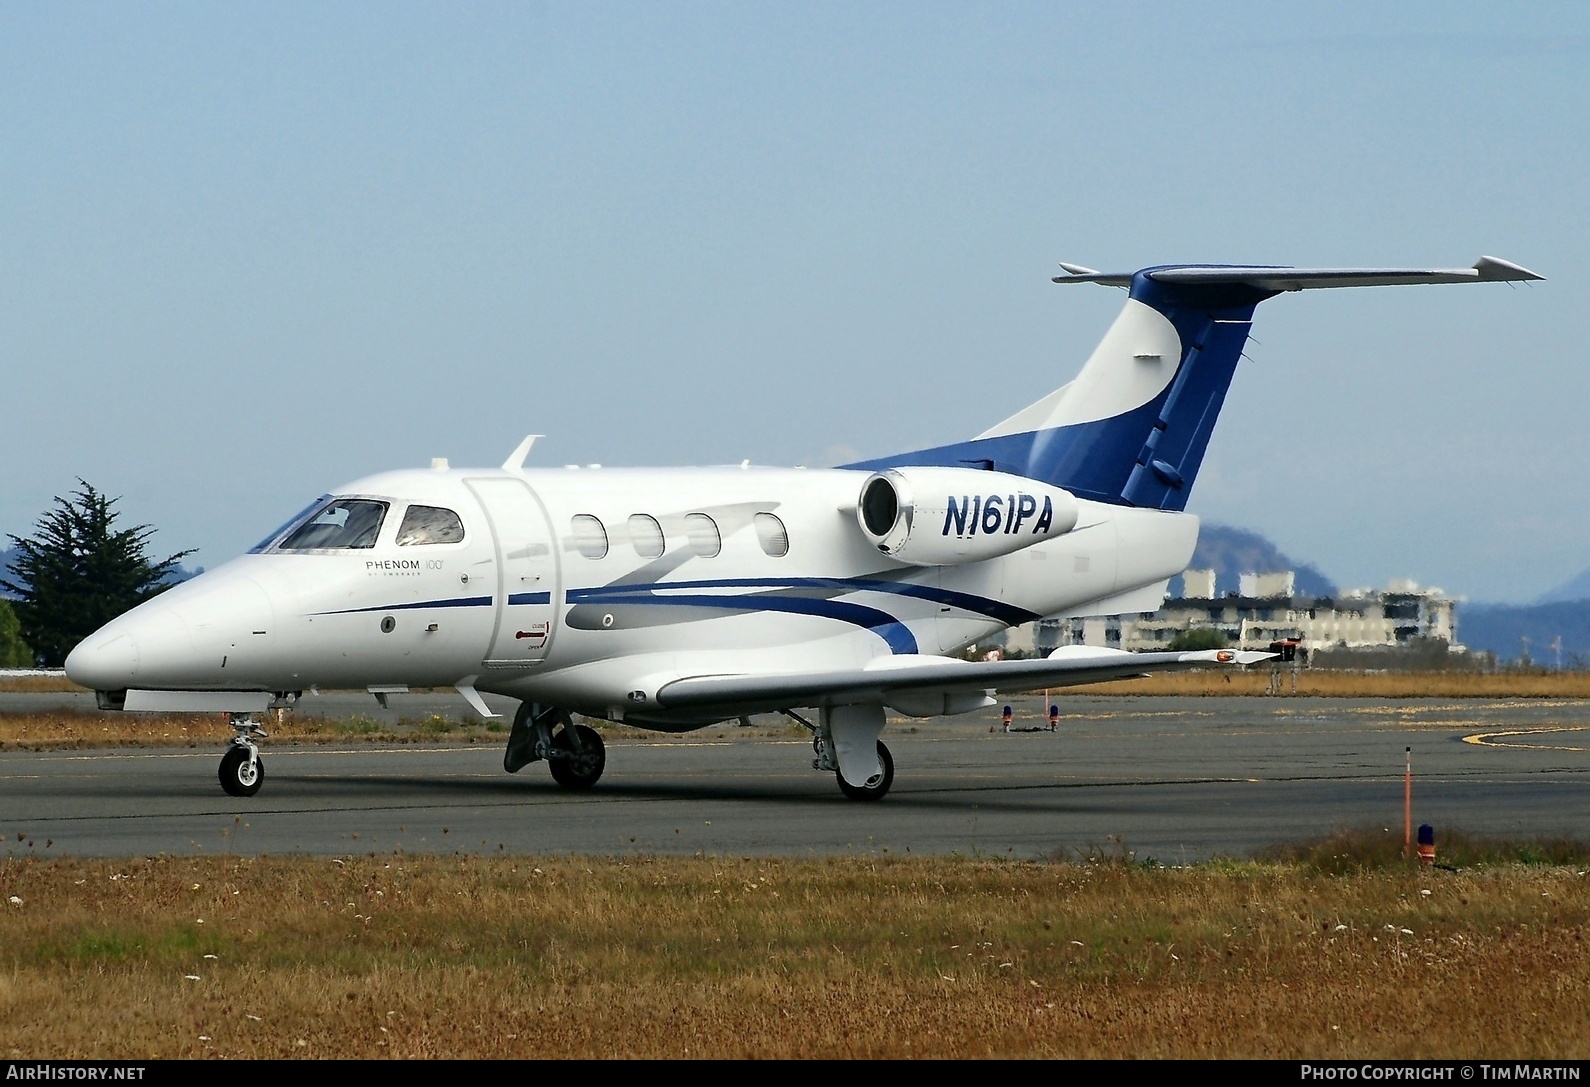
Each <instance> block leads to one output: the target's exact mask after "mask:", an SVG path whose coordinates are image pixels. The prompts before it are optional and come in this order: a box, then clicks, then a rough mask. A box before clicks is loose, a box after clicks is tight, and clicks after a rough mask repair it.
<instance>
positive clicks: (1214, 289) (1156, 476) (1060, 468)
mask: <svg viewBox="0 0 1590 1087" xmlns="http://www.w3.org/2000/svg"><path fill="white" fill-rule="evenodd" d="M1178 267H1179V266H1178ZM1205 267H1207V266H1205ZM1159 270H1160V269H1157V268H1145V269H1143V270H1142V271H1139V272H1137V273H1135V274H1134V275H1132V276H1131V278H1130V287H1131V293H1130V297H1131V299H1132V300H1133V301H1135V302H1138V303H1141V304H1143V305H1145V306H1148V307H1150V308H1152V309H1153V310H1155V311H1156V312H1158V313H1159V314H1161V315H1162V316H1163V317H1164V318H1165V319H1166V320H1168V321H1169V322H1170V324H1171V326H1172V327H1174V329H1175V332H1176V336H1177V338H1178V340H1179V341H1180V343H1179V352H1180V357H1179V360H1178V363H1177V366H1176V369H1175V372H1174V376H1173V377H1172V378H1171V379H1170V380H1169V381H1168V383H1166V384H1165V385H1164V386H1163V387H1162V388H1160V389H1159V390H1158V392H1157V393H1156V394H1155V395H1153V396H1152V398H1150V399H1148V400H1147V401H1146V402H1144V403H1140V404H1137V405H1134V406H1131V407H1129V408H1127V409H1126V410H1124V411H1122V412H1120V413H1118V414H1113V415H1110V416H1108V417H1105V418H1097V419H1085V420H1084V421H1078V422H1066V423H1062V425H1058V426H1041V425H1039V426H1034V427H1032V428H1031V429H1021V428H1018V429H1015V430H1014V432H1000V431H1001V428H998V427H996V428H995V430H994V431H991V432H989V433H988V434H986V435H984V436H983V437H980V438H974V439H972V440H970V441H965V442H958V443H955V444H953V445H943V446H937V447H934V448H931V449H919V450H916V451H914V452H910V453H901V454H897V455H894V456H889V457H882V458H879V459H877V460H869V461H862V462H859V463H856V464H849V465H845V467H847V468H862V469H870V470H874V471H876V470H879V469H883V468H899V467H905V466H908V465H940V466H948V467H970V468H984V469H991V470H993V471H1001V472H1009V473H1013V474H1015V475H1021V476H1026V477H1028V478H1031V479H1037V480H1042V481H1043V482H1045V483H1050V484H1053V485H1055V486H1057V487H1064V488H1065V489H1066V490H1068V491H1070V492H1071V493H1073V494H1075V495H1077V496H1078V497H1081V498H1090V499H1093V500H1095V501H1101V502H1109V503H1113V504H1116V505H1127V506H1139V507H1144V508H1149V509H1162V510H1182V509H1185V508H1186V506H1187V498H1188V495H1189V493H1190V492H1191V490H1192V485H1193V480H1194V479H1195V478H1196V477H1197V475H1198V468H1199V465H1200V464H1202V463H1203V457H1204V451H1205V450H1206V449H1207V448H1208V447H1209V436H1210V434H1211V433H1213V431H1214V426H1215V419H1216V418H1217V416H1218V415H1219V414H1220V408H1221V405H1222V404H1224V403H1225V398H1226V390H1227V389H1228V388H1230V386H1231V378H1232V375H1233V374H1234V373H1235V372H1236V368H1237V360H1238V359H1239V358H1240V357H1241V355H1242V349H1243V346H1244V345H1245V344H1246V343H1247V340H1248V330H1249V328H1250V327H1251V324H1252V321H1253V311H1254V308H1255V307H1256V306H1257V305H1258V304H1259V303H1260V302H1262V301H1264V300H1265V299H1266V298H1270V297H1273V296H1274V295H1276V294H1278V293H1280V292H1279V291H1278V290H1275V289H1269V288H1268V287H1262V286H1258V285H1256V284H1254V283H1252V282H1244V281H1242V280H1241V279H1238V278H1236V277H1235V276H1234V277H1233V281H1228V282H1200V283H1179V282H1178V283H1166V282H1160V281H1157V280H1155V279H1153V278H1152V273H1154V272H1156V271H1159ZM1244 271H1248V272H1251V271H1252V269H1245V270H1244ZM1128 346H1130V345H1129V344H1128ZM1137 357H1138V358H1146V357H1150V356H1137ZM1152 357H1154V358H1157V357H1158V356H1152ZM1132 365H1133V361H1132V357H1131V356H1127V357H1125V358H1121V357H1101V356H1100V355H1097V354H1096V355H1095V357H1094V358H1093V359H1092V360H1090V361H1089V363H1088V368H1089V369H1091V368H1093V367H1095V366H1097V367H1100V368H1101V370H1100V372H1099V373H1097V374H1094V375H1091V377H1092V386H1091V387H1092V388H1093V389H1098V388H1100V387H1101V385H1102V384H1104V383H1108V382H1110V381H1113V380H1115V379H1114V378H1113V377H1112V375H1111V372H1110V371H1109V369H1108V368H1109V367H1117V368H1119V367H1123V366H1124V367H1127V368H1130V367H1131V366H1132ZM1088 376H1089V375H1087V374H1086V372H1085V373H1084V377H1088ZM1122 380H1123V381H1124V380H1129V378H1123V379H1122ZM1081 381H1082V378H1079V379H1078V384H1080V382H1081ZM1060 396H1061V397H1062V399H1060V400H1056V399H1055V398H1053V397H1051V398H1046V400H1049V401H1051V404H1061V405H1063V404H1064V401H1063V396H1064V394H1060ZM1042 404H1043V402H1040V404H1039V405H1034V406H1033V408H1031V409H1028V412H1032V411H1035V410H1037V409H1039V408H1040V406H1041V405H1042ZM1028 412H1023V413H1022V414H1021V415H1020V416H1017V417H1014V418H1015V419H1021V418H1023V417H1025V416H1027V414H1028ZM1040 414H1041V412H1040ZM1084 414H1085V413H1084ZM1062 417H1063V413H1062Z"/></svg>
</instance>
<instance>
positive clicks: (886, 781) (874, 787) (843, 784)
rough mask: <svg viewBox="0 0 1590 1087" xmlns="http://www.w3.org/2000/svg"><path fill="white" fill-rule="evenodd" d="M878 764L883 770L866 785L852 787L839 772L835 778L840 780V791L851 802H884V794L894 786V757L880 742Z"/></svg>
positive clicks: (835, 772) (880, 741) (835, 773)
mask: <svg viewBox="0 0 1590 1087" xmlns="http://www.w3.org/2000/svg"><path fill="white" fill-rule="evenodd" d="M878 762H879V764H880V765H881V766H882V767H883V770H882V772H881V773H880V774H878V776H877V777H875V778H870V779H868V781H867V783H866V784H865V785H852V784H850V782H848V781H846V780H845V775H844V774H842V773H840V772H839V771H838V770H835V771H834V777H836V778H838V779H839V791H840V792H842V793H844V794H845V795H846V796H847V797H849V798H850V799H851V800H882V799H883V794H884V793H887V792H888V791H889V786H891V785H893V784H894V756H892V755H890V754H889V749H888V748H887V747H885V746H884V745H883V741H882V740H879V741H878Z"/></svg>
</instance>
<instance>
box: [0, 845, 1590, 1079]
mask: <svg viewBox="0 0 1590 1087" xmlns="http://www.w3.org/2000/svg"><path fill="white" fill-rule="evenodd" d="M1426 892H1428V893H1426ZM11 896H15V899H20V904H12V905H6V904H5V903H4V901H0V1045H3V1046H4V1047H5V1049H6V1051H7V1052H8V1054H9V1055H10V1056H12V1057H24V1056H25V1057H44V1056H50V1057H101V1058H144V1057H151V1056H160V1057H199V1056H227V1057H284V1056H304V1057H378V1056H385V1057H505V1056H506V1057H536V1056H542V1057H546V1056H551V1057H592V1056H598V1057H605V1056H635V1057H657V1056H692V1057H745V1056H757V1057H902V1056H916V1057H983V1056H1012V1057H1015V1056H1030V1057H1071V1056H1076V1057H1093V1056H1099V1057H1121V1056H1135V1057H1189V1056H1200V1057H1456V1056H1477V1055H1485V1056H1488V1057H1496V1058H1500V1057H1509V1056H1516V1057H1525V1056H1529V1057H1539V1058H1545V1057H1563V1058H1571V1057H1582V1056H1583V1054H1584V1053H1585V1052H1586V1049H1587V1047H1590V1001H1586V1000H1585V999H1584V993H1585V991H1586V987H1587V985H1590V955H1586V954H1585V935H1586V930H1587V921H1590V881H1587V879H1586V878H1585V877H1584V872H1583V870H1582V868H1574V867H1555V866H1523V865H1510V866H1505V867H1502V868H1498V869H1488V870H1479V871H1464V872H1445V871H1425V872H1420V871H1412V870H1409V869H1407V868H1405V867H1402V866H1400V865H1399V866H1395V867H1393V868H1389V869H1381V870H1374V871H1365V872H1360V873H1358V874H1355V875H1351V876H1331V875H1326V874H1324V873H1322V872H1320V871H1319V870H1318V869H1317V868H1316V867H1313V866H1311V865H1309V864H1300V863H1272V864H1241V865H1238V864H1211V865H1205V866H1200V867H1196V868H1191V869H1180V870H1166V869H1158V868H1150V867H1144V866H1140V865H1136V864H1132V863H1128V862H1126V861H1124V860H1121V859H1120V858H1119V857H1118V856H1117V857H1116V859H1114V860H1112V861H1106V862H1105V863H1092V864H1090V863H1079V862H1076V863H1054V864H1044V863H1010V862H994V861H982V860H967V859H953V858H952V859H931V860H929V859H920V860H919V859H911V858H901V859H889V858H881V859H870V858H868V859H835V860H808V861H801V860H751V859H734V858H729V859H719V858H694V859H691V858H639V859H634V858H631V859H622V860H620V859H588V858H560V859H542V860H537V859H533V858H501V857H497V858H484V857H464V856H454V857H408V856H394V855H387V856H363V857H346V858H341V859H336V860H332V859H326V858H255V859H237V858H219V857H205V858H155V859H149V860H142V861H72V860H50V861H35V860H11V861H5V862H0V899H4V898H9V897H11ZM255 1017H257V1018H255Z"/></svg>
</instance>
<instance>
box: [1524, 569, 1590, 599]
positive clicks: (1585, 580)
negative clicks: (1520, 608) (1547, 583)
mask: <svg viewBox="0 0 1590 1087" xmlns="http://www.w3.org/2000/svg"><path fill="white" fill-rule="evenodd" d="M1564 600H1590V570H1586V571H1584V572H1583V573H1581V574H1580V575H1579V576H1578V577H1576V578H1573V579H1571V580H1569V581H1565V582H1563V583H1562V584H1561V585H1559V586H1557V587H1556V588H1555V589H1553V590H1551V591H1550V592H1547V593H1541V594H1540V596H1538V597H1536V598H1535V603H1537V604H1556V603H1559V602H1561V601H1564Z"/></svg>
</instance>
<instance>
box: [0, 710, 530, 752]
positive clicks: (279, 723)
mask: <svg viewBox="0 0 1590 1087" xmlns="http://www.w3.org/2000/svg"><path fill="white" fill-rule="evenodd" d="M265 725H266V730H267V731H268V732H269V733H270V741H271V742H272V743H310V744H326V743H347V742H348V741H350V740H378V741H384V742H387V743H416V742H425V741H431V740H446V741H449V742H453V743H481V742H490V743H502V742H503V740H504V738H505V737H506V734H507V725H506V724H504V723H503V722H501V721H489V722H480V721H476V720H469V721H461V720H459V719H457V718H452V717H443V716H440V715H432V716H429V717H420V718H404V719H402V720H400V721H398V722H397V723H395V724H391V725H388V724H383V723H381V722H379V721H376V720H375V719H374V718H371V717H363V716H359V715H354V716H351V717H311V716H308V715H299V714H293V713H284V714H281V715H280V716H278V715H276V714H269V715H267V717H266V721H265ZM233 735H235V733H234V732H233V730H232V727H231V725H230V724H229V723H228V720H227V715H226V714H224V713H97V712H93V711H80V710H49V711H43V712H39V713H0V751H8V750H9V751H50V750H60V749H72V748H88V747H95V748H97V747H217V746H220V745H222V744H225V743H226V742H227V741H229V740H230V739H231V738H232V737H233Z"/></svg>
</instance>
